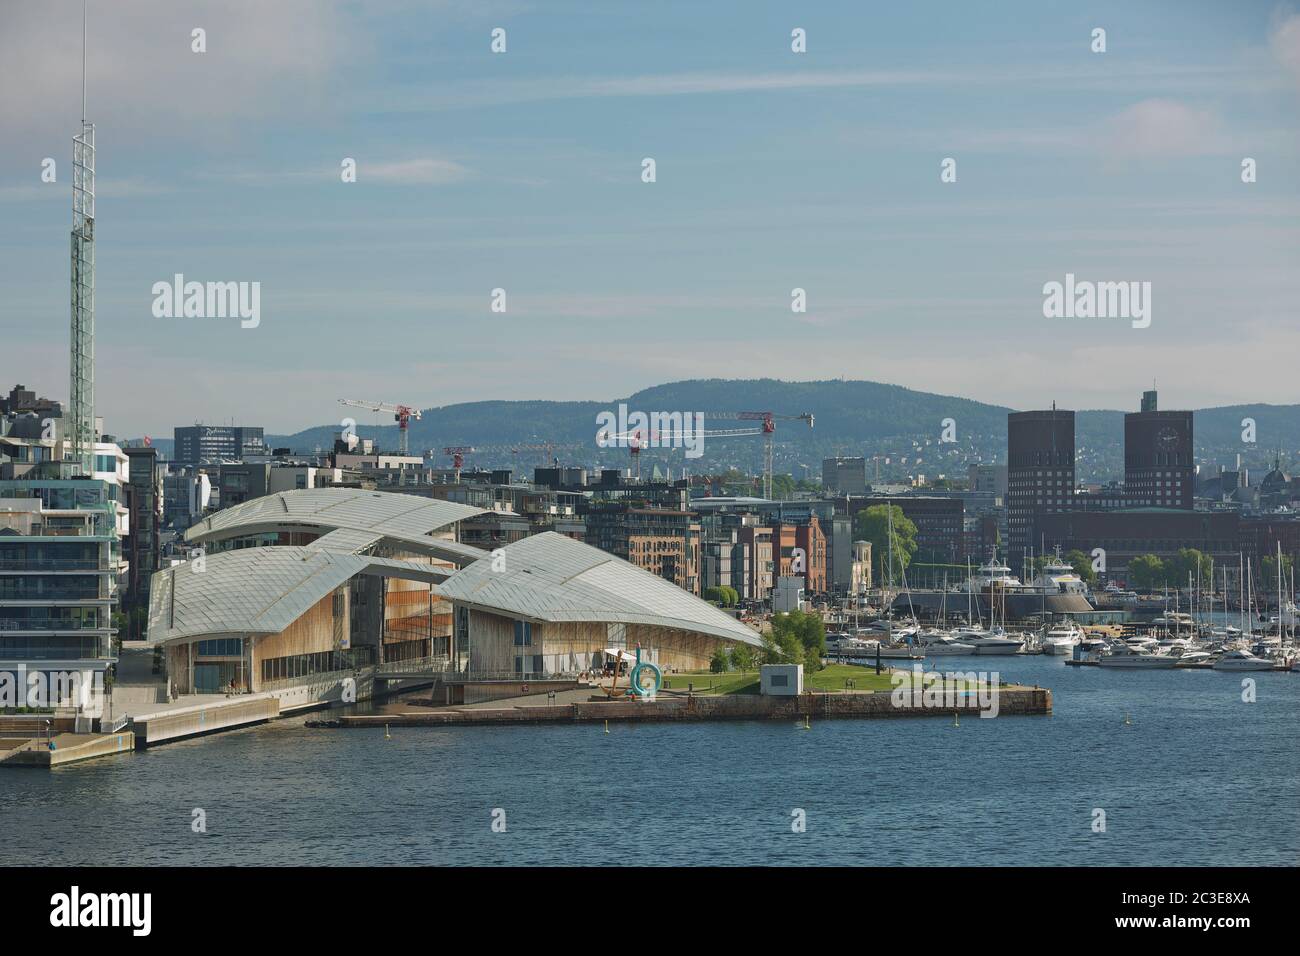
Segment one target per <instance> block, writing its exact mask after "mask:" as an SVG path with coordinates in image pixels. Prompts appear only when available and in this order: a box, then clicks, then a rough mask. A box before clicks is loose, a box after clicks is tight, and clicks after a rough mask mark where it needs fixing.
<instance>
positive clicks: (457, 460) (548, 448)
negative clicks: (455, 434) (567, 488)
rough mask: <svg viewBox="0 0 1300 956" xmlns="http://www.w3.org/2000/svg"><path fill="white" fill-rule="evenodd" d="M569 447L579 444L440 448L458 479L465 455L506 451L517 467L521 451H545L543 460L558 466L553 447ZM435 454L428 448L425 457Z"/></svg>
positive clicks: (575, 446) (560, 443)
mask: <svg viewBox="0 0 1300 956" xmlns="http://www.w3.org/2000/svg"><path fill="white" fill-rule="evenodd" d="M569 447H574V448H577V447H580V446H578V445H574V444H572V443H567V444H566V443H564V442H554V441H546V442H538V443H529V444H519V445H448V446H447V447H446V448H444V449H443V450H442V453H443V454H444V455H450V456H451V461H452V467H453V468H455V469H456V480H457V481H460V470H461V468H462V467H464V465H465V456H466V455H483V454H504V453H506V452H509V453H510V454H511V455H513V456H514V459H515V466H516V467H517V466H518V464H519V462H518V459H519V453H520V452H521V451H523V452H528V451H543V452H545V453H546V458H545V459H544V461H546V462H548V463H550V464H552V465H553V466H558V465H559V458H558V457H555V456H554V452H555V449H557V448H569ZM437 454H438V453H437V451H435V450H434V449H429V451H428V452H427V453H426V454H425V457H426V458H435V457H437Z"/></svg>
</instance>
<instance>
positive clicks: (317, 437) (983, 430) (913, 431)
mask: <svg viewBox="0 0 1300 956" xmlns="http://www.w3.org/2000/svg"><path fill="white" fill-rule="evenodd" d="M1137 395H1138V392H1137V391H1135V393H1134V399H1135V401H1134V409H1132V410H1136V405H1137V401H1136V399H1137ZM620 403H625V404H626V405H627V406H628V408H629V410H631V411H643V412H647V413H648V412H656V411H658V412H672V411H680V412H697V411H704V412H710V411H773V412H776V413H778V414H782V415H797V414H800V413H803V412H811V413H813V414H814V415H815V416H816V426H815V428H813V429H809V428H808V427H807V426H805V425H803V424H802V423H800V422H780V421H779V422H778V423H777V431H776V438H777V457H778V466H779V467H781V465H782V463H784V467H783V468H782V470H785V471H790V470H792V467H797V466H804V469H803V470H804V471H805V472H807V471H808V470H809V469H812V470H814V471H817V472H818V473H819V471H820V466H821V458H822V457H824V456H830V455H834V454H848V455H860V454H864V453H865V454H867V455H871V454H882V455H888V454H890V453H891V452H892V454H893V455H906V454H907V453H908V452H909V451H911V452H913V453H914V454H913V455H910V456H909V457H913V458H914V457H915V455H916V454H920V456H921V457H922V460H923V462H924V463H925V464H926V465H931V464H933V465H942V464H950V465H956V464H957V461H956V458H958V457H962V456H964V458H963V460H973V459H975V458H978V459H979V460H984V461H998V462H1003V461H1005V459H1006V431H1007V420H1006V416H1007V413H1008V412H1010V411H1013V410H1014V409H1010V408H1007V407H1005V406H1001V405H990V404H986V403H983V402H979V401H975V400H973V399H969V398H961V397H957V396H947V395H939V394H935V393H931V392H922V391H917V390H914V389H910V388H905V387H903V386H899V385H888V384H884V383H880V382H869V381H852V380H838V379H836V380H827V381H817V382H784V381H780V380H777V379H741V380H728V379H694V380H687V381H681V382H671V383H666V384H663V385H656V386H653V387H651V388H646V389H642V390H640V391H638V392H634V393H632V394H631V395H628V396H627V397H625V398H615V399H613V400H610V401H569V402H555V401H528V400H524V401H481V402H466V403H461V404H456V405H446V406H441V407H434V408H429V409H425V410H423V417H422V418H421V420H420V421H416V422H412V423H411V430H410V447H411V450H412V452H413V453H419V452H424V451H426V450H430V449H432V450H433V451H434V452H435V455H437V456H440V455H441V450H442V447H443V446H451V445H466V446H476V447H480V448H483V449H484V450H483V451H482V452H480V453H479V454H477V455H474V456H471V458H470V459H469V460H468V461H467V463H468V464H470V465H474V464H480V465H489V464H497V465H500V464H509V463H512V462H513V463H515V464H521V465H522V464H524V463H525V462H527V463H530V464H536V463H538V461H539V460H540V458H541V457H543V456H544V453H541V454H539V453H536V452H530V453H527V454H525V453H523V452H521V453H519V454H513V455H512V454H511V452H510V451H509V450H506V449H507V446H516V445H537V444H543V443H546V442H552V443H554V444H555V445H556V448H555V451H554V454H555V455H556V456H557V457H559V458H560V459H561V461H562V462H573V463H581V464H592V463H594V462H596V461H599V462H600V463H602V464H615V463H619V464H624V465H625V464H626V463H627V460H628V453H627V451H626V450H622V449H605V450H601V449H598V448H597V447H596V444H595V435H596V429H597V425H596V421H597V419H596V416H597V414H598V413H600V412H602V411H616V410H617V408H618V406H619V404H620ZM1124 414H1125V412H1123V411H1112V410H1104V409H1103V410H1078V411H1076V417H1075V426H1076V427H1075V432H1076V434H1075V443H1076V448H1078V449H1079V451H1080V478H1081V479H1082V480H1089V478H1090V475H1089V474H1088V472H1089V471H1093V470H1100V471H1101V472H1102V473H1113V471H1114V468H1115V465H1116V461H1117V462H1118V468H1119V470H1120V471H1121V472H1122V469H1123V457H1122V448H1123V439H1124ZM342 417H343V416H342V415H340V419H341V418H342ZM352 417H353V418H355V419H356V421H357V432H358V434H360V435H362V436H363V437H368V438H375V439H377V440H378V441H379V443H380V445H381V447H383V448H385V449H390V448H395V447H396V444H397V427H396V425H386V426H379V427H377V426H374V425H372V424H368V423H367V421H366V418H367V417H369V418H370V419H371V421H373V420H374V418H375V416H368V415H367V413H364V412H362V413H359V414H353V415H352ZM384 418H387V416H384ZM948 418H951V419H952V420H953V423H954V425H955V429H956V433H957V439H958V440H957V443H956V445H954V446H943V447H942V448H939V447H937V443H938V438H939V435H940V432H941V430H942V428H943V423H944V420H945V419H948ZM1243 418H1253V419H1254V421H1255V425H1256V431H1257V436H1258V440H1257V443H1256V445H1254V446H1250V445H1246V444H1244V443H1243V442H1242V440H1241V431H1242V425H1241V421H1242V419H1243ZM744 424H745V423H743V422H730V421H728V420H727V419H725V418H722V419H718V418H709V419H708V420H706V427H707V428H710V429H722V428H731V427H743V425H744ZM339 430H340V425H338V424H330V425H321V426H317V427H314V428H308V429H304V430H303V431H300V432H297V433H295V434H293V435H271V436H267V443H268V444H269V445H273V446H276V447H280V446H288V447H291V448H293V449H294V450H295V451H298V452H303V453H309V452H312V451H314V450H315V449H316V448H317V447H320V448H322V449H328V448H329V447H330V446H331V444H332V442H333V439H334V436H335V434H336V433H337V432H338V431H339ZM927 439H928V440H931V441H933V442H934V443H935V444H934V445H933V446H931V448H930V449H928V450H927V449H925V447H924V442H925V441H926V440H927ZM1195 441H1196V446H1197V454H1198V455H1200V456H1203V457H1204V456H1219V457H1221V456H1223V455H1232V454H1234V453H1235V452H1241V453H1245V454H1246V455H1247V456H1249V457H1252V458H1254V459H1262V458H1271V455H1272V449H1274V448H1277V447H1278V446H1280V447H1281V448H1282V450H1283V454H1284V459H1285V458H1286V457H1287V456H1288V454H1290V455H1294V454H1295V449H1297V448H1298V447H1300V405H1266V404H1251V405H1231V406H1221V407H1218V408H1205V409H1197V410H1195ZM914 443H916V444H914ZM917 445H920V447H919V448H918V447H917ZM761 446H762V441H761V439H754V438H734V439H710V440H709V441H708V442H707V444H706V451H705V455H704V457H703V458H700V459H695V460H686V459H684V458H683V457H682V453H681V451H680V450H677V451H675V452H672V451H662V450H653V451H648V452H646V453H644V454H643V456H642V457H643V459H648V458H654V459H656V460H660V461H663V462H665V463H667V462H671V467H673V468H674V469H678V468H681V467H682V466H687V467H689V468H690V469H691V470H692V471H701V470H707V469H712V468H721V467H724V466H728V465H733V464H734V465H735V466H737V467H746V468H754V467H756V465H757V464H758V463H759V462H760V461H761ZM941 451H942V454H940V452H941ZM1088 462H1091V464H1088ZM893 464H895V463H894V462H891V466H892V465H893ZM963 467H964V466H963ZM1256 467H1259V465H1258V463H1257V464H1256ZM922 470H923V471H927V469H926V468H922ZM932 471H933V469H931V470H929V471H927V473H932ZM797 476H798V477H802V474H797Z"/></svg>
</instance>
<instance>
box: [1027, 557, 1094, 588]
mask: <svg viewBox="0 0 1300 956" xmlns="http://www.w3.org/2000/svg"><path fill="white" fill-rule="evenodd" d="M1029 589H1030V590H1031V591H1037V592H1040V593H1042V594H1087V593H1088V585H1087V584H1086V583H1084V580H1083V578H1081V577H1079V574H1078V572H1077V571H1075V570H1074V568H1072V567H1071V566H1070V565H1068V564H1066V563H1065V562H1064V561H1062V560H1061V554H1060V552H1059V551H1058V552H1057V553H1056V555H1054V556H1053V557H1050V558H1048V559H1047V563H1046V564H1044V565H1043V569H1042V570H1041V571H1039V572H1038V575H1037V576H1036V577H1035V578H1034V579H1033V580H1032V581H1030V582H1029Z"/></svg>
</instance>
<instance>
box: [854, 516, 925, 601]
mask: <svg viewBox="0 0 1300 956" xmlns="http://www.w3.org/2000/svg"><path fill="white" fill-rule="evenodd" d="M891 511H892V513H893V525H894V539H893V545H894V546H893V552H894V568H893V578H894V580H895V581H900V580H902V577H903V571H904V570H906V568H907V566H908V565H909V564H910V563H911V561H912V555H914V554H915V553H916V525H915V524H913V523H912V522H911V521H910V520H909V519H908V518H906V517H904V515H903V509H902V508H900V507H898V505H872V506H871V507H870V508H864V509H863V510H862V511H859V512H858V513H857V516H856V517H855V518H854V519H853V533H854V535H855V536H856V538H857V540H859V541H870V542H871V560H872V562H873V563H874V565H875V570H876V580H878V581H882V582H883V581H888V580H889V577H890V575H889V552H890V547H889V525H890V513H891Z"/></svg>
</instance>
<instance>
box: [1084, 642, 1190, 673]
mask: <svg viewBox="0 0 1300 956" xmlns="http://www.w3.org/2000/svg"><path fill="white" fill-rule="evenodd" d="M1097 664H1098V665H1099V666H1101V667H1127V668H1131V669H1134V670H1160V669H1164V668H1169V667H1175V666H1177V664H1178V658H1176V657H1170V656H1169V655H1167V654H1148V653H1146V652H1145V651H1141V650H1138V649H1137V648H1134V647H1130V646H1129V645H1128V644H1124V643H1122V642H1121V643H1117V644H1112V645H1111V646H1110V649H1109V650H1108V651H1106V652H1104V653H1103V654H1102V655H1101V658H1100V659H1099V660H1098V661H1097Z"/></svg>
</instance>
